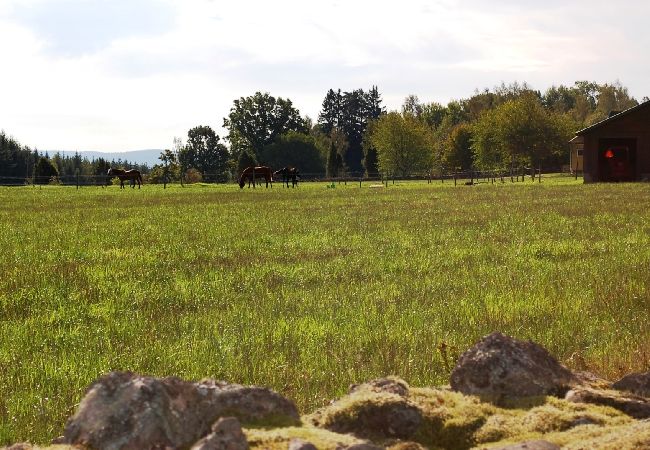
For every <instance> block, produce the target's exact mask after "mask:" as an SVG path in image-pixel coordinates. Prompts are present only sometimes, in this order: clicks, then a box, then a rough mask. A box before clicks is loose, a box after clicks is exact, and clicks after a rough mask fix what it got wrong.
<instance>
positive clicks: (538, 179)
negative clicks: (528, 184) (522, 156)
mask: <svg viewBox="0 0 650 450" xmlns="http://www.w3.org/2000/svg"><path fill="white" fill-rule="evenodd" d="M537 181H538V182H540V183H541V182H542V166H541V164H540V166H539V176H538V177H537Z"/></svg>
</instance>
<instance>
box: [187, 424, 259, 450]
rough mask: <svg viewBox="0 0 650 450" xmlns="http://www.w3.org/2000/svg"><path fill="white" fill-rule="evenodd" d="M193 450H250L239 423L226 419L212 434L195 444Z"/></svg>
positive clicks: (216, 425) (214, 427) (213, 428)
mask: <svg viewBox="0 0 650 450" xmlns="http://www.w3.org/2000/svg"><path fill="white" fill-rule="evenodd" d="M191 450H248V441H247V440H246V436H245V435H244V432H243V431H242V429H241V425H240V424H239V421H238V420H237V419H235V418H234V417H224V418H221V419H219V420H218V421H216V422H215V424H214V425H213V426H212V433H210V434H208V435H207V436H206V437H204V438H203V439H201V440H200V441H199V442H197V443H196V444H194V445H193V446H192V448H191Z"/></svg>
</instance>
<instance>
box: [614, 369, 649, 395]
mask: <svg viewBox="0 0 650 450" xmlns="http://www.w3.org/2000/svg"><path fill="white" fill-rule="evenodd" d="M612 387H613V388H614V389H618V390H619V391H628V392H632V393H633V394H636V395H640V396H642V397H650V372H643V373H641V372H639V373H632V374H630V375H626V376H624V377H623V378H621V379H620V380H618V381H617V382H616V383H614V384H613V385H612Z"/></svg>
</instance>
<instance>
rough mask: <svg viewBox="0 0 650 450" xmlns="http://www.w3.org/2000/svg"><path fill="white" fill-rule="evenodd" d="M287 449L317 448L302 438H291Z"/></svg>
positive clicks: (308, 449)
mask: <svg viewBox="0 0 650 450" xmlns="http://www.w3.org/2000/svg"><path fill="white" fill-rule="evenodd" d="M288 450H317V449H316V446H315V445H314V444H312V443H311V442H307V441H303V440H302V439H291V441H290V442H289V449H288Z"/></svg>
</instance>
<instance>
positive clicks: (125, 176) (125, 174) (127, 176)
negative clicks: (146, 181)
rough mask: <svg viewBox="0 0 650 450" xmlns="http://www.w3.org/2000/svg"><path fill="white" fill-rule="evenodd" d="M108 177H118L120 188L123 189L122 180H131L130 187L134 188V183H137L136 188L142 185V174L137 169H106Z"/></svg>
mask: <svg viewBox="0 0 650 450" xmlns="http://www.w3.org/2000/svg"><path fill="white" fill-rule="evenodd" d="M108 176H109V177H117V178H119V179H120V189H124V180H129V181H131V187H132V188H134V189H135V183H136V182H137V183H138V189H140V186H141V185H142V175H141V174H140V171H139V170H124V169H113V168H112V167H111V168H110V169H108Z"/></svg>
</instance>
